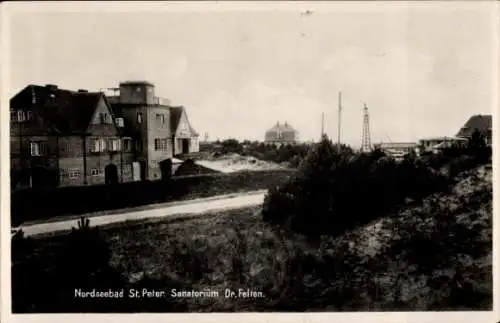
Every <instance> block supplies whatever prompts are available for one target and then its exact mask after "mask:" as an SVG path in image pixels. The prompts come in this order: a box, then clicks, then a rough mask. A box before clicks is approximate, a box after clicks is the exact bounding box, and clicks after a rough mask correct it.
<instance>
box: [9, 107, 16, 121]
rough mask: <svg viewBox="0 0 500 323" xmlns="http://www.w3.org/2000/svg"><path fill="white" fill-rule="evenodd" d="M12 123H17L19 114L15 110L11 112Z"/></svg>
mask: <svg viewBox="0 0 500 323" xmlns="http://www.w3.org/2000/svg"><path fill="white" fill-rule="evenodd" d="M10 121H13V122H15V121H17V112H16V111H14V110H10Z"/></svg>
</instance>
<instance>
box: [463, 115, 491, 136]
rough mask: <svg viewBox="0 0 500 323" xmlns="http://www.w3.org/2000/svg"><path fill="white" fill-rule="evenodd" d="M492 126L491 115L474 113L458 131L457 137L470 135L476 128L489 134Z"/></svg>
mask: <svg viewBox="0 0 500 323" xmlns="http://www.w3.org/2000/svg"><path fill="white" fill-rule="evenodd" d="M491 127H492V118H491V115H474V116H472V117H470V118H469V120H468V121H467V122H466V123H465V125H464V126H463V127H462V128H461V129H460V130H459V131H458V133H457V137H470V136H471V135H472V133H473V132H474V131H475V130H479V131H480V132H481V133H483V134H487V133H488V131H490V130H491Z"/></svg>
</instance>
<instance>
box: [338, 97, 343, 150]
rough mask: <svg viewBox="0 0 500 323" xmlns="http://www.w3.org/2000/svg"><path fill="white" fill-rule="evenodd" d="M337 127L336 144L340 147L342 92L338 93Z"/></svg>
mask: <svg viewBox="0 0 500 323" xmlns="http://www.w3.org/2000/svg"><path fill="white" fill-rule="evenodd" d="M338 113H339V115H338V127H337V131H338V133H337V144H338V145H339V146H340V131H341V125H342V92H339V106H338Z"/></svg>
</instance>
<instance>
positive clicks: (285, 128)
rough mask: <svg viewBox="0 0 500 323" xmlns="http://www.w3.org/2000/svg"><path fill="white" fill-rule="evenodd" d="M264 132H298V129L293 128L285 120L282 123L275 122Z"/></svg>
mask: <svg viewBox="0 0 500 323" xmlns="http://www.w3.org/2000/svg"><path fill="white" fill-rule="evenodd" d="M266 132H298V131H297V130H295V129H294V128H293V127H292V126H291V125H289V124H288V123H287V122H285V123H284V124H280V123H279V122H277V123H276V124H275V125H274V126H273V127H272V128H271V129H269V130H267V131H266Z"/></svg>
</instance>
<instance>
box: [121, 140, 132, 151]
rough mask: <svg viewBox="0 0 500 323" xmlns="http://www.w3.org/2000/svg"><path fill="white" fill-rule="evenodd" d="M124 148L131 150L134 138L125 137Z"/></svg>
mask: <svg viewBox="0 0 500 323" xmlns="http://www.w3.org/2000/svg"><path fill="white" fill-rule="evenodd" d="M123 150H124V151H131V150H132V139H129V138H125V139H123Z"/></svg>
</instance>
